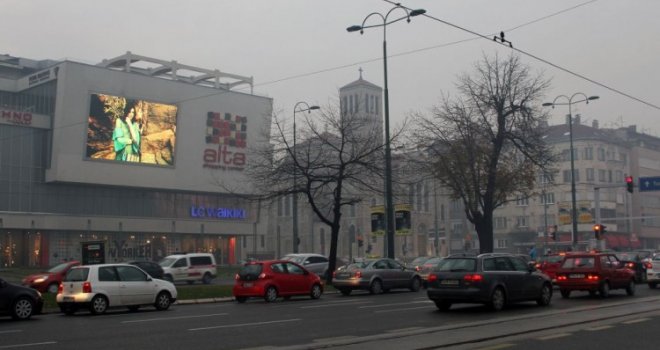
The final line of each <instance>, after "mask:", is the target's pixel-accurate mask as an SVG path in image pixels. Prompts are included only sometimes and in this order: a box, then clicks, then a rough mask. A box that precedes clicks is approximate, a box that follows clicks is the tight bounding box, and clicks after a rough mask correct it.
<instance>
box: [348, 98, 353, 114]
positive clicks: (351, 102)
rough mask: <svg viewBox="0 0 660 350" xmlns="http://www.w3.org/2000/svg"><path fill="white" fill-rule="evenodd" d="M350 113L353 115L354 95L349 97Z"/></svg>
mask: <svg viewBox="0 0 660 350" xmlns="http://www.w3.org/2000/svg"><path fill="white" fill-rule="evenodd" d="M348 101H349V102H348V112H349V113H351V114H353V95H350V96H348Z"/></svg>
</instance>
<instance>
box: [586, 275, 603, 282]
mask: <svg viewBox="0 0 660 350" xmlns="http://www.w3.org/2000/svg"><path fill="white" fill-rule="evenodd" d="M599 278H600V277H599V276H598V275H587V280H589V281H598V279H599Z"/></svg>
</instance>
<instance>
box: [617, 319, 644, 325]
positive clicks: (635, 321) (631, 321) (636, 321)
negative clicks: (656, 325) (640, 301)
mask: <svg viewBox="0 0 660 350" xmlns="http://www.w3.org/2000/svg"><path fill="white" fill-rule="evenodd" d="M648 320H650V318H639V319H636V320H630V321H624V322H621V323H623V324H633V323H639V322H645V321H648Z"/></svg>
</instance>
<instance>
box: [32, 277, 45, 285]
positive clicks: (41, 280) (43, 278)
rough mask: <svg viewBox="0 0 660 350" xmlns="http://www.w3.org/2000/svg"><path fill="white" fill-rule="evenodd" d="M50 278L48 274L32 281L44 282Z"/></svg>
mask: <svg viewBox="0 0 660 350" xmlns="http://www.w3.org/2000/svg"><path fill="white" fill-rule="evenodd" d="M47 279H48V276H39V277H37V278H35V279H34V281H32V283H43V282H44V281H46V280H47Z"/></svg>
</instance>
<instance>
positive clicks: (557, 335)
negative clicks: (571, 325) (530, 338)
mask: <svg viewBox="0 0 660 350" xmlns="http://www.w3.org/2000/svg"><path fill="white" fill-rule="evenodd" d="M571 335H572V334H571V333H559V334H553V335H546V336H545V337H540V338H536V339H538V340H550V339H557V338H563V337H568V336H571Z"/></svg>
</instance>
